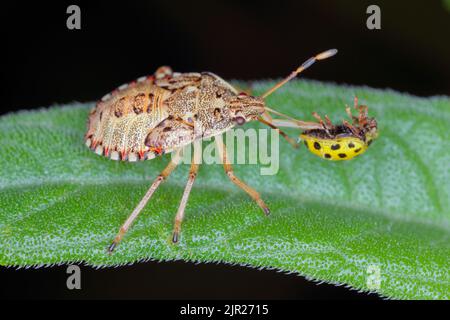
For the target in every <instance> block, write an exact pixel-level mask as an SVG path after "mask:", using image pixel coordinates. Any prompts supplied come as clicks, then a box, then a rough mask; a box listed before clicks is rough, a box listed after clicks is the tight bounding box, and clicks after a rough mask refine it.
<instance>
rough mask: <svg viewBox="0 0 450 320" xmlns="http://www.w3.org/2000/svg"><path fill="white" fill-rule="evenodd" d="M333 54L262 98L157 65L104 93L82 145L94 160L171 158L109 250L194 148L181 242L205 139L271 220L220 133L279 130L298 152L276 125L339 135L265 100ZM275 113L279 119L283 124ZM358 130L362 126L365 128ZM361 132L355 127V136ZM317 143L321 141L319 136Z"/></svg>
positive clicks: (179, 217)
mask: <svg viewBox="0 0 450 320" xmlns="http://www.w3.org/2000/svg"><path fill="white" fill-rule="evenodd" d="M336 53H337V50H335V49H332V50H328V51H325V52H322V53H320V54H318V55H316V56H314V57H312V58H310V59H308V60H306V61H305V62H304V63H303V64H302V65H301V66H300V67H298V68H297V69H296V70H295V71H293V72H292V73H291V74H290V75H289V76H288V77H286V78H285V79H283V80H282V81H280V82H279V83H277V84H276V85H275V86H274V87H272V88H271V89H270V90H268V91H267V92H266V93H264V94H263V95H261V96H259V97H256V96H252V95H248V94H245V93H239V92H238V91H237V90H236V89H235V88H234V87H233V86H231V85H230V84H229V83H227V82H226V81H224V80H223V79H222V78H220V77H219V76H217V75H215V74H213V73H210V72H202V73H196V72H191V73H174V72H172V70H171V69H170V68H169V67H161V68H159V69H158V70H157V71H156V72H155V74H154V75H151V76H146V77H141V78H139V79H137V80H136V81H133V82H131V83H129V84H125V85H122V86H120V87H119V88H117V89H116V90H114V91H113V92H112V93H110V94H107V95H105V96H104V97H103V98H102V99H101V100H100V101H99V102H98V103H97V105H96V107H95V108H94V109H93V110H92V111H91V112H90V114H89V118H88V130H87V132H86V135H85V143H86V145H87V146H88V147H89V148H90V149H91V150H93V151H94V152H95V153H97V154H98V155H103V156H106V157H109V158H110V159H113V160H122V161H138V160H150V159H153V158H155V157H156V156H160V155H162V154H164V153H170V152H173V153H174V156H173V157H172V158H171V160H170V162H169V164H168V165H167V167H166V168H165V169H164V170H163V171H162V172H161V173H160V174H159V175H158V177H157V178H156V179H155V180H154V181H153V183H152V185H151V186H150V188H149V189H148V191H147V193H146V194H145V195H144V197H143V198H142V200H141V201H140V202H139V204H138V205H137V206H136V208H135V209H134V210H133V212H132V213H131V214H130V216H129V217H128V218H127V219H126V221H125V223H124V224H123V225H122V227H121V228H120V229H119V232H118V234H117V236H116V237H115V239H114V241H113V242H112V244H111V245H110V246H109V248H108V251H109V252H112V251H113V250H114V248H115V247H116V246H117V244H118V243H119V242H120V241H121V240H122V238H123V236H124V235H125V233H126V232H127V231H128V230H129V228H130V227H131V225H132V223H133V222H134V220H135V219H136V218H137V217H138V215H139V213H140V212H141V211H142V209H143V208H144V207H145V205H146V204H147V202H148V201H149V200H150V198H151V197H152V196H153V193H154V192H155V191H156V189H157V188H158V187H159V185H160V184H161V183H162V182H163V181H164V180H166V179H167V177H168V176H169V175H170V173H171V172H172V171H173V170H174V169H175V168H176V166H177V164H178V162H179V161H178V160H179V158H180V155H181V150H182V149H183V147H184V146H186V145H189V144H191V143H193V145H194V154H193V160H192V163H191V169H190V171H189V176H188V180H187V183H186V187H185V189H184V193H183V196H182V198H181V202H180V205H179V207H178V211H177V214H176V216H175V222H174V230H173V234H172V241H173V242H174V243H176V242H178V241H179V235H180V231H181V223H182V221H183V218H184V213H185V208H186V204H187V201H188V198H189V194H190V192H191V189H192V186H193V184H194V181H195V179H196V176H197V172H198V169H199V165H198V163H199V160H198V159H199V158H200V157H201V153H200V148H198V147H197V148H196V145H197V146H198V143H199V141H201V140H202V139H205V138H209V137H213V136H214V137H215V142H216V144H217V147H218V150H220V155H221V157H222V162H223V167H224V169H225V172H226V174H227V176H228V177H229V179H230V180H231V181H232V182H233V183H234V184H236V185H237V186H238V187H240V188H241V189H242V190H244V191H245V192H246V193H247V194H248V195H249V196H250V197H251V198H252V199H253V200H254V201H255V202H256V203H257V204H258V206H259V207H261V209H262V210H263V212H264V213H265V214H269V208H268V207H267V205H266V204H265V202H264V201H263V200H262V199H261V197H260V195H259V193H258V192H257V191H256V190H254V189H253V188H251V187H250V186H248V185H247V184H245V183H244V182H243V181H241V180H240V179H239V178H238V177H236V176H235V174H234V172H233V168H232V166H231V164H230V161H229V159H228V157H227V153H226V146H225V145H224V143H223V141H222V139H221V137H222V136H221V134H222V133H224V132H226V131H228V130H230V129H232V128H233V127H235V126H236V125H243V124H245V123H246V122H249V121H254V120H256V121H260V122H262V123H264V124H266V125H268V126H270V127H271V128H273V129H276V130H277V131H278V132H279V133H280V134H281V135H282V136H283V137H284V138H286V140H287V141H288V142H289V143H291V144H292V145H294V146H298V145H297V143H296V142H295V141H294V140H293V139H292V138H290V137H288V136H287V135H286V134H285V133H284V132H283V131H281V130H280V129H279V127H283V126H285V127H295V128H299V129H302V130H305V132H304V134H305V135H304V137H306V138H307V139H312V137H313V136H314V134H313V132H315V131H311V130H319V131H320V130H328V132H330V134H333V133H334V132H335V131H336V130H337V131H336V132H338V131H339V129H333V128H331V127H325V126H324V124H323V123H322V122H320V121H319V123H316V122H305V121H300V120H296V119H293V118H291V117H289V116H287V115H284V114H282V113H279V112H277V111H275V110H273V109H271V108H269V107H268V106H267V105H266V104H265V98H266V97H267V96H269V95H270V94H272V93H273V92H274V91H276V90H277V89H278V88H280V87H281V86H283V85H284V84H285V83H287V82H288V81H289V80H291V79H293V78H295V77H296V76H297V75H298V74H299V73H301V72H302V71H304V70H305V69H307V68H308V67H310V66H311V65H312V64H314V63H315V62H316V61H318V60H323V59H326V58H329V57H331V56H333V55H335V54H336ZM272 115H278V116H281V117H282V119H279V118H278V119H277V118H274V117H272ZM361 119H362V118H361ZM362 120H363V119H362ZM360 124H361V125H362V122H360ZM333 130H334V131H333ZM349 130H351V129H350V127H349ZM358 130H360V129H359V127H355V134H356V133H357V132H358ZM320 132H322V131H320ZM306 138H305V139H306ZM315 139H316V140H317V141H318V142H320V141H319V139H318V138H315ZM311 141H312V140H311ZM355 142H356V140H355ZM322 143H323V144H324V142H322ZM324 146H325V145H324ZM310 150H311V149H310Z"/></svg>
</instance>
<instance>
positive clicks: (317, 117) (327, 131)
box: [312, 112, 331, 137]
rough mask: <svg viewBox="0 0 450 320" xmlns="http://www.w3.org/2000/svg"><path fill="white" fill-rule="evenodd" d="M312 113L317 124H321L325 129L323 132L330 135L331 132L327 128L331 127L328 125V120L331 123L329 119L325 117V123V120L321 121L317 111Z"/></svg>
mask: <svg viewBox="0 0 450 320" xmlns="http://www.w3.org/2000/svg"><path fill="white" fill-rule="evenodd" d="M312 115H313V117H314V118H316V119H317V121H319V124H320V125H321V126H322V129H324V130H325V132H326V133H327V134H328V136H330V137H331V133H330V131H329V129H331V128H329V127H328V122H329V123H330V124H331V121H330V120H329V119H326V120H327V124H325V122H323V120H322V117H321V116H319V114H318V113H317V112H313V113H312Z"/></svg>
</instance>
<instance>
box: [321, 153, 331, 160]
mask: <svg viewBox="0 0 450 320" xmlns="http://www.w3.org/2000/svg"><path fill="white" fill-rule="evenodd" d="M323 156H324V157H325V158H327V159H330V158H331V154H329V153H325V154H324V155H323Z"/></svg>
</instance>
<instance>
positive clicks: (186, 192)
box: [172, 141, 202, 243]
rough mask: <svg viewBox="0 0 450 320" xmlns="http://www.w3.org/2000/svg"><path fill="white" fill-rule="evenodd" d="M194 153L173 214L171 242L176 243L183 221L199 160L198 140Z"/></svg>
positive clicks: (200, 154)
mask: <svg viewBox="0 0 450 320" xmlns="http://www.w3.org/2000/svg"><path fill="white" fill-rule="evenodd" d="M193 145H194V155H193V157H192V163H191V169H190V170H189V177H188V181H187V183H186V187H185V188H184V192H183V197H182V198H181V202H180V206H179V207H178V211H177V215H176V216H175V223H174V227H173V234H172V242H173V243H177V242H178V240H179V238H180V232H181V224H182V223H183V218H184V212H185V209H186V204H187V202H188V199H189V195H190V194H191V189H192V186H193V184H194V181H195V178H196V177H197V172H198V168H199V166H200V161H201V156H202V152H201V146H200V141H196V142H194V144H193Z"/></svg>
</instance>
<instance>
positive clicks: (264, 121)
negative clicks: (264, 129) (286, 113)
mask: <svg viewBox="0 0 450 320" xmlns="http://www.w3.org/2000/svg"><path fill="white" fill-rule="evenodd" d="M258 120H259V121H260V122H262V123H264V124H265V125H268V126H269V127H271V128H272V129H274V130H277V132H278V134H280V135H281V136H282V137H283V138H284V139H286V141H287V142H289V143H290V144H291V145H292V146H293V147H294V148H296V149H297V148H298V143H297V142H295V140H294V139H292V138H291V137H289V136H288V135H287V134H286V133H285V132H284V131H282V130H281V129H280V128H278V127H277V126H276V125H274V124H272V123H271V122H270V121H266V120H264V119H263V118H262V117H261V118H259V119H258Z"/></svg>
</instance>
